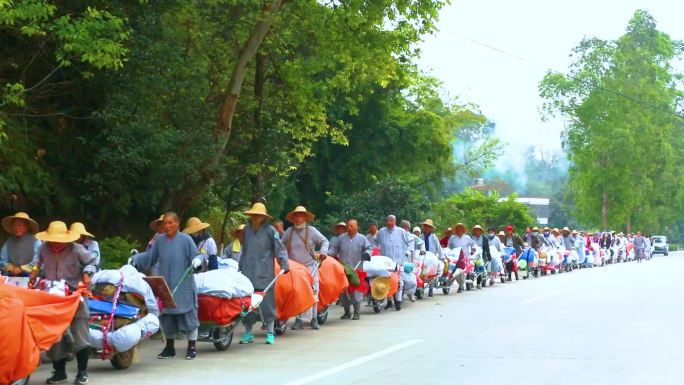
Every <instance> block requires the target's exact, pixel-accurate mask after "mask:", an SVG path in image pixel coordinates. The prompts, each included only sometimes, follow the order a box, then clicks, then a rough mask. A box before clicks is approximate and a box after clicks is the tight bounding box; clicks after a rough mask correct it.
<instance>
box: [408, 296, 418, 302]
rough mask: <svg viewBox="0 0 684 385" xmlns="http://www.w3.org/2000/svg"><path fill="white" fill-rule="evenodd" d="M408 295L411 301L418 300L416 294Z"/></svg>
mask: <svg viewBox="0 0 684 385" xmlns="http://www.w3.org/2000/svg"><path fill="white" fill-rule="evenodd" d="M408 297H409V301H411V302H416V296H415V295H413V294H409V296H408Z"/></svg>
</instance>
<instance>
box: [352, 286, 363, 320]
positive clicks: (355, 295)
mask: <svg viewBox="0 0 684 385" xmlns="http://www.w3.org/2000/svg"><path fill="white" fill-rule="evenodd" d="M350 295H351V302H352V305H353V306H354V315H353V316H352V319H353V320H359V319H361V315H360V314H359V312H360V310H361V301H363V293H361V292H359V291H354V292H351V293H350Z"/></svg>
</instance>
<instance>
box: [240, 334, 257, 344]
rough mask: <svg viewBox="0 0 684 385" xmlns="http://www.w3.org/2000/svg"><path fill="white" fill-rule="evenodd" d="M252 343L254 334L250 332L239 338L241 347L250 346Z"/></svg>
mask: <svg viewBox="0 0 684 385" xmlns="http://www.w3.org/2000/svg"><path fill="white" fill-rule="evenodd" d="M252 342H254V334H252V332H246V333H245V334H243V335H242V338H240V344H242V345H245V344H251V343H252Z"/></svg>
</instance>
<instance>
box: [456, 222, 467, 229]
mask: <svg viewBox="0 0 684 385" xmlns="http://www.w3.org/2000/svg"><path fill="white" fill-rule="evenodd" d="M458 227H462V228H463V231H468V228H467V227H466V225H464V224H463V223H460V222H459V223H457V224H455V225H454V226H453V227H452V228H453V229H454V231H456V228H458Z"/></svg>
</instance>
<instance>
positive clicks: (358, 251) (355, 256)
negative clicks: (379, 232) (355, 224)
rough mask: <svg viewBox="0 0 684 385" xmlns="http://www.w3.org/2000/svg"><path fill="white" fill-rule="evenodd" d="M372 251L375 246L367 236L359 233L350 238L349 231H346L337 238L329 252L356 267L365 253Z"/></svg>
mask: <svg viewBox="0 0 684 385" xmlns="http://www.w3.org/2000/svg"><path fill="white" fill-rule="evenodd" d="M372 251H373V246H372V245H371V244H370V242H368V238H366V237H365V236H363V235H361V234H358V233H357V234H356V235H355V236H354V238H350V237H349V233H344V234H342V235H340V236H339V237H338V238H337V240H336V242H334V243H332V246H331V247H330V250H329V251H328V253H329V254H330V255H331V256H334V257H338V258H339V259H340V261H342V262H344V263H346V264H347V265H349V266H351V267H356V264H357V263H359V262H360V261H361V256H362V255H363V253H368V254H370V253H371V252H372Z"/></svg>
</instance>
